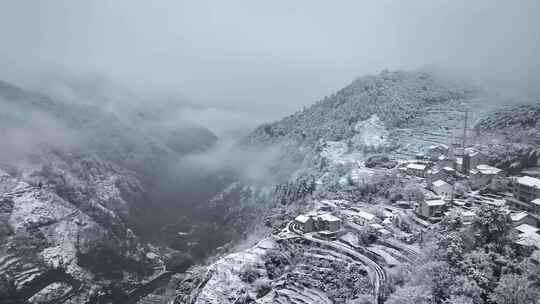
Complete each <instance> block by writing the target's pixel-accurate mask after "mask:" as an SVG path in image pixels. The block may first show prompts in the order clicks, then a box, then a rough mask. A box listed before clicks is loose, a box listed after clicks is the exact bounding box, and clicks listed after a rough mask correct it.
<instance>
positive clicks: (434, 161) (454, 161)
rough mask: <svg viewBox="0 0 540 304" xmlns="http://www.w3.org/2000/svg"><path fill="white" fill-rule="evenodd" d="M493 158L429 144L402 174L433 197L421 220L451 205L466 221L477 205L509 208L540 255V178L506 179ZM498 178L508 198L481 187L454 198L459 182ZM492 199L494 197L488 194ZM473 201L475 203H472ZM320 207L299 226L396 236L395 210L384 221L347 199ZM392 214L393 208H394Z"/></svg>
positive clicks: (331, 233)
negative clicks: (357, 227) (370, 229)
mask: <svg viewBox="0 0 540 304" xmlns="http://www.w3.org/2000/svg"><path fill="white" fill-rule="evenodd" d="M487 162H488V157H487V156H486V155H485V154H484V153H482V152H480V151H479V150H477V149H474V148H466V149H460V148H456V147H448V146H446V145H444V144H439V145H434V146H430V147H429V148H428V149H427V151H426V153H422V154H417V155H416V156H415V159H414V160H411V161H407V162H405V163H403V164H402V165H400V166H399V167H398V169H399V170H401V171H402V173H404V174H406V175H408V176H412V177H414V178H417V179H418V180H419V181H420V182H421V183H424V184H425V187H426V191H430V192H432V193H433V194H434V195H433V196H430V197H429V198H427V199H425V200H422V201H421V202H419V204H418V205H417V207H416V209H415V212H416V214H417V215H418V217H419V218H420V219H419V220H422V219H424V220H430V221H432V222H433V221H436V220H437V219H440V218H442V217H443V216H444V215H445V214H448V213H449V210H450V207H451V206H452V209H453V210H454V211H457V212H459V214H460V215H461V217H462V219H463V221H464V222H465V223H467V222H471V221H472V220H473V219H474V216H475V212H474V209H475V208H476V207H475V206H473V205H477V204H484V203H486V204H494V205H498V206H503V205H504V206H505V209H506V211H507V213H508V216H509V218H510V219H511V221H512V226H513V227H514V230H515V232H516V233H517V234H518V235H519V241H518V243H519V244H520V245H522V246H525V247H528V248H532V249H533V250H537V252H538V254H539V256H540V178H537V177H532V176H520V177H506V176H505V172H504V171H503V170H501V169H499V168H496V167H493V166H490V165H488V164H487ZM494 179H501V180H503V181H504V180H505V179H506V183H504V184H509V185H511V187H510V188H508V189H506V191H505V193H504V195H503V196H500V195H496V194H493V193H491V194H490V193H484V192H482V193H484V194H483V195H481V196H480V198H478V197H479V195H477V194H476V193H478V192H476V191H474V192H469V193H467V197H469V200H467V201H464V200H461V199H455V191H456V187H455V184H456V181H468V184H469V185H470V186H471V188H472V189H473V190H478V189H482V188H484V189H485V186H487V185H490V184H491V183H492V181H493V180H494ZM489 197H493V199H492V200H486V198H489ZM471 202H472V205H471ZM319 204H320V206H319V208H317V211H315V212H312V213H308V214H301V215H299V216H297V217H296V218H295V225H296V227H297V228H298V229H299V230H301V231H302V232H304V233H310V232H316V233H317V234H318V235H319V236H321V237H325V238H329V239H335V238H337V237H341V236H342V235H344V234H345V229H344V227H343V226H344V222H343V221H347V225H348V226H350V225H361V226H367V225H369V226H371V227H374V228H376V229H377V230H378V233H379V235H380V236H385V235H389V234H391V233H390V231H388V230H386V229H385V226H383V225H385V224H389V223H385V221H387V220H390V222H392V220H391V218H392V214H389V215H388V217H387V215H385V216H384V218H385V220H384V221H383V222H382V224H383V225H380V222H381V219H382V215H381V219H379V218H378V217H377V216H375V215H373V214H371V213H369V212H366V211H363V210H360V209H358V208H355V207H353V206H351V205H350V204H348V202H347V201H337V200H323V201H320V202H319ZM389 213H391V212H389Z"/></svg>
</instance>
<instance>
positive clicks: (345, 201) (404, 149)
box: [176, 72, 538, 304]
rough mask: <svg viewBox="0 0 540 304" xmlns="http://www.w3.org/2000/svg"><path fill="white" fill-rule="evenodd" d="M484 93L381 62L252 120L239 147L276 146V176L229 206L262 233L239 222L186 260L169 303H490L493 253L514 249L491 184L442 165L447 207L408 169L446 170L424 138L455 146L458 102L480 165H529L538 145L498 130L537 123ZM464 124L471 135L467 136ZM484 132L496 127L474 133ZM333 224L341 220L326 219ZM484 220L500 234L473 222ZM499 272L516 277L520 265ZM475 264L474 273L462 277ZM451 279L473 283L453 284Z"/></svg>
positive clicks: (495, 272)
mask: <svg viewBox="0 0 540 304" xmlns="http://www.w3.org/2000/svg"><path fill="white" fill-rule="evenodd" d="M485 102H488V101H487V99H486V98H484V96H483V95H482V93H481V91H480V90H476V89H471V88H469V87H467V86H460V85H457V84H454V83H452V82H449V81H447V80H444V79H440V78H438V77H436V76H434V75H432V74H428V73H424V72H383V73H381V74H379V75H376V76H366V77H361V78H359V79H357V80H355V81H354V82H353V83H352V84H350V85H348V86H347V87H345V88H344V89H342V90H340V91H338V92H337V93H335V94H333V95H332V96H330V97H327V98H325V99H323V100H321V101H319V102H317V103H315V104H314V105H313V106H311V107H308V108H306V109H304V110H302V111H300V112H297V113H295V114H293V115H291V116H288V117H285V118H284V119H282V120H280V121H277V122H273V123H268V124H264V125H261V126H260V127H258V128H257V129H256V130H254V131H253V132H252V133H251V134H250V135H249V136H248V137H247V138H245V139H244V141H243V142H242V144H243V145H244V146H249V147H250V148H252V147H258V148H260V149H262V150H263V151H264V149H268V148H270V147H271V148H276V147H278V150H279V151H280V153H281V154H280V156H281V157H280V158H279V161H278V162H277V163H275V164H270V166H271V167H272V170H270V171H269V172H271V174H275V175H276V176H279V178H277V179H276V180H278V185H277V186H276V187H275V188H274V191H273V192H270V194H269V195H268V196H267V197H266V199H265V200H262V201H261V202H259V203H258V204H257V206H259V210H258V211H259V212H256V213H255V212H252V213H249V211H250V210H254V209H255V208H254V207H251V208H250V207H249V204H243V205H242V206H246V208H245V210H243V211H239V212H241V213H239V214H250V215H251V216H252V219H251V222H255V223H257V222H259V223H260V224H259V225H258V226H256V227H264V228H266V230H262V232H261V230H260V229H253V228H251V226H248V227H250V231H253V232H252V233H251V237H250V236H249V235H248V236H247V237H246V238H245V244H243V245H244V246H241V247H239V248H237V249H234V248H233V249H232V250H229V251H228V252H224V253H225V254H222V255H220V256H218V257H217V258H216V259H213V260H212V261H209V262H208V263H207V265H204V266H202V267H192V268H190V269H189V271H188V272H187V273H186V274H185V275H184V276H183V277H182V280H181V281H180V282H179V283H178V285H177V297H176V303H178V304H180V303H216V304H217V303H282V304H294V303H301V304H305V303H344V304H345V303H392V304H394V303H396V304H397V303H432V302H433V301H436V302H437V303H491V302H489V300H485V299H488V298H489V297H491V296H493V297H495V296H496V295H495V291H494V290H495V289H496V288H495V287H497V288H505V284H506V282H505V280H506V278H505V276H504V275H500V274H501V267H503V268H504V266H501V264H498V261H503V262H502V263H503V264H504V263H509V261H514V260H519V261H523V263H525V261H526V258H527V252H516V251H514V250H516V249H515V247H513V246H514V243H513V242H515V239H513V235H512V234H511V233H510V229H511V225H510V224H509V223H508V222H507V220H508V218H507V217H506V215H504V214H503V213H502V211H501V210H499V209H497V208H496V207H493V206H491V205H496V204H499V203H500V201H501V200H502V199H501V197H502V195H503V194H502V193H498V192H493V193H489V194H487V195H486V196H483V193H484V191H491V190H489V188H490V187H491V186H492V185H491V184H489V185H488V186H485V187H483V188H482V190H481V191H480V192H479V191H478V190H472V183H471V179H469V177H468V176H467V175H464V174H453V175H451V176H449V177H446V176H444V174H446V173H444V174H441V175H439V176H440V177H437V178H441V179H445V180H447V181H448V182H449V183H452V184H453V185H454V186H455V187H460V188H461V189H462V191H463V193H460V194H458V193H457V190H456V194H455V195H456V197H458V196H459V197H458V198H455V201H454V202H455V203H454V204H450V203H447V202H446V201H444V199H440V194H439V193H437V192H435V190H434V186H430V184H429V182H428V178H427V177H426V176H424V175H422V174H417V173H414V171H413V170H410V169H409V166H408V165H409V164H413V165H414V166H411V169H414V168H428V167H427V166H432V167H430V168H431V169H437V168H441V169H442V168H446V167H443V166H447V165H446V163H445V162H448V161H449V160H447V158H446V157H445V158H443V159H442V160H441V161H440V163H438V160H439V158H437V161H434V162H432V161H430V160H429V158H428V157H427V156H426V155H428V154H427V152H428V151H429V149H430V147H436V146H435V145H446V147H452V153H453V152H454V151H455V150H457V149H454V147H455V144H458V145H460V144H461V140H462V137H461V136H462V134H463V128H464V124H465V111H464V109H468V112H467V115H468V119H469V120H468V123H469V127H468V132H467V133H468V137H467V145H469V146H473V147H474V149H478V150H481V151H490V152H493V153H489V154H488V155H489V157H488V161H489V162H490V163H491V164H496V165H498V166H499V165H500V168H501V169H502V170H503V171H504V172H505V174H514V173H520V172H521V170H522V169H523V168H528V167H531V166H534V165H536V162H537V159H538V158H537V155H536V154H534V153H533V154H528V152H527V151H529V152H530V151H531V150H530V149H533V150H534V149H537V148H538V145H534V144H525V145H524V144H523V143H521V144H520V143H516V142H512V141H510V140H509V139H505V138H504V137H501V136H500V134H502V132H504V130H507V132H509V133H508V135H509V136H510V135H511V133H510V132H514V131H515V130H516V129H518V128H519V129H520V130H525V131H526V132H532V133H534V132H536V133H538V127H537V123H536V122H531V119H534V118H530V117H529V116H530V115H532V116H533V117H536V116H535V115H533V114H534V113H536V112H534V113H533V114H531V110H530V109H529V108H527V109H522V108H519V107H517V108H516V109H513V110H503V111H502V112H498V111H495V112H493V113H488V114H487V115H486V114H485V111H484V110H485V107H483V106H482V105H483V104H484V103H485ZM484 105H485V104H484ZM504 111H506V112H504ZM527 115H529V116H527ZM479 117H480V118H481V119H480V120H479ZM512 117H514V118H512ZM504 119H509V121H507V122H506V123H504V122H503V123H501V120H504ZM471 121H479V123H480V126H482V127H481V128H483V129H482V130H483V131H478V132H471V131H472V129H473V128H471V127H470V124H471ZM474 130H476V128H475V129H474ZM488 131H489V132H494V133H496V134H498V135H499V136H498V137H497V138H495V140H494V137H491V136H487V135H486V136H484V134H483V133H484V132H485V133H488ZM533 135H534V134H533ZM525 138H526V135H525V134H524V139H525ZM514 144H517V145H514ZM510 146H512V147H513V148H510ZM439 147H444V146H439ZM521 148H523V149H521ZM447 149H450V148H447ZM496 149H499V150H500V152H501V153H503V154H500V155H499V154H498V153H496V151H495V150H496ZM514 152H515V153H514ZM448 154H449V155H448V156H451V155H450V152H448ZM452 156H453V155H452ZM499 156H501V159H498V158H499ZM450 162H451V163H452V164H453V161H450ZM453 165H454V164H453ZM444 170H447V171H448V172H455V169H453V168H449V169H444ZM452 170H454V171H452ZM436 172H440V171H439V170H436ZM424 173H425V172H424ZM426 174H427V173H426ZM436 174H440V173H436ZM445 183H446V182H445ZM448 186H449V187H451V188H452V191H454V190H453V189H454V188H453V186H450V184H448ZM492 188H495V187H492ZM486 189H488V190H486ZM501 189H504V190H506V188H505V187H504V186H503V187H502V188H501ZM497 191H499V190H497ZM480 193H481V194H480ZM504 195H507V194H506V193H505V194H504ZM427 202H429V203H430V204H438V205H436V206H441V205H444V206H445V208H444V213H443V212H439V213H437V214H436V215H435V216H432V217H430V216H424V215H422V214H420V213H421V209H420V208H419V207H417V206H424V204H423V203H425V204H426V205H427V204H428V203H427ZM261 205H262V206H265V207H264V208H260V206H261ZM422 208H423V207H422ZM419 210H420V211H419ZM513 212H517V211H513ZM465 214H467V218H465ZM454 217H457V219H456V218H454ZM253 218H256V219H253ZM246 222H248V221H246ZM336 222H339V223H341V224H340V225H341V226H340V227H339V228H331V227H332V225H333V224H332V223H336ZM492 222H493V223H494V225H496V226H497V228H496V229H499V227H500V229H501V233H500V234H497V233H495V234H492V232H491V231H488V232H486V231H485V230H486V229H488V228H485V227H488V226H489V227H491V226H490V225H488V224H486V223H492ZM338 226H339V225H338ZM449 231H451V235H449V236H448V235H447V234H448V233H449ZM486 235H488V236H489V238H486ZM492 235H494V236H492ZM257 241H260V242H257ZM498 246H499V247H498ZM246 247H247V249H246ZM502 247H504V248H502ZM455 255H459V262H456V261H455V260H453V259H454V258H455ZM484 255H485V256H484ZM488 256H489V257H488ZM478 258H479V259H480V260H481V261H482V263H479V262H478V260H477V259H478ZM495 260H497V261H495ZM484 263H485V264H484ZM516 264H517V263H516ZM504 265H508V264H504ZM452 267H459V269H460V271H461V272H459V273H456V272H453V271H451V269H453V268H452ZM516 268H518V267H516ZM424 270H425V271H424ZM507 270H508V269H507ZM505 271H506V270H505ZM508 271H509V273H512V275H520V277H519V279H520V280H523V281H524V282H525V281H526V280H528V279H527V277H526V276H527V275H531V273H532V272H534V269H532V270H522V269H515V270H508ZM486 272H487V273H489V274H490V275H489V276H488V277H487V278H486V277H485V276H483V275H480V276H479V275H476V274H478V273H482V274H483V273H486ZM485 282H488V283H485ZM527 282H530V281H527ZM463 284H467V285H466V286H473V287H471V290H469V289H465V290H463V289H462V288H461V286H463ZM447 286H451V287H447ZM531 290H532V288H531ZM527 292H529V291H528V290H527ZM531 294H532V291H531ZM480 298H482V299H480ZM435 299H436V300H435ZM454 299H456V301H454ZM461 300H463V301H461ZM516 303H517V302H516ZM527 303H533V302H527Z"/></svg>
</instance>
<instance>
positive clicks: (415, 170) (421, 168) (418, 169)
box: [406, 163, 427, 177]
mask: <svg viewBox="0 0 540 304" xmlns="http://www.w3.org/2000/svg"><path fill="white" fill-rule="evenodd" d="M406 169H407V174H409V175H413V176H416V177H426V172H427V166H426V165H424V164H414V163H413V164H408V165H407V167H406Z"/></svg>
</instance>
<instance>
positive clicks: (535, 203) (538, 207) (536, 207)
mask: <svg viewBox="0 0 540 304" xmlns="http://www.w3.org/2000/svg"><path fill="white" fill-rule="evenodd" d="M531 211H532V212H533V213H534V214H536V215H540V198H536V199H533V200H532V201H531Z"/></svg>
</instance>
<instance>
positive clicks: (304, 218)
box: [294, 214, 310, 224]
mask: <svg viewBox="0 0 540 304" xmlns="http://www.w3.org/2000/svg"><path fill="white" fill-rule="evenodd" d="M309 219H310V217H309V216H308V215H305V214H300V215H299V216H297V217H296V218H295V219H294V220H295V221H297V222H299V223H304V224H305V223H307V221H309Z"/></svg>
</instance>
